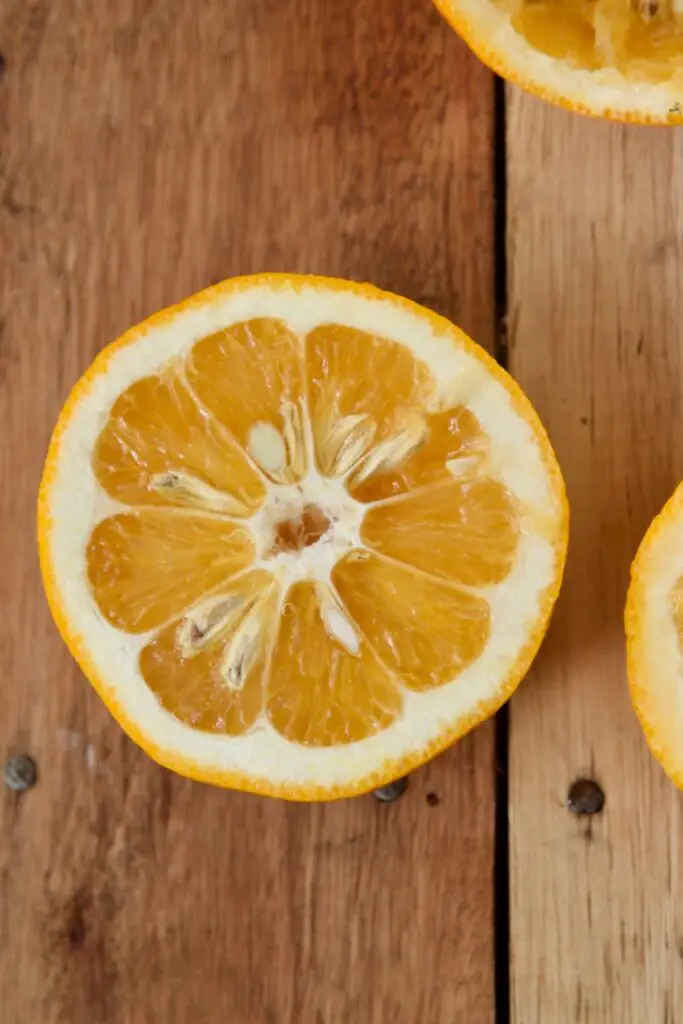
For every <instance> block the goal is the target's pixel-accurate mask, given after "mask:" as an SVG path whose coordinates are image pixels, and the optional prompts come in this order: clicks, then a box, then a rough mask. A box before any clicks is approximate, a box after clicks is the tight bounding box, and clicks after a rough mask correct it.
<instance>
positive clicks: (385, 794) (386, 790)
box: [372, 778, 408, 804]
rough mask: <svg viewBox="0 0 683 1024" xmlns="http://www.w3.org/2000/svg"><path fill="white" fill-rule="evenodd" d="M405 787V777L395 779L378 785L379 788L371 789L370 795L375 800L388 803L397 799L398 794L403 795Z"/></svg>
mask: <svg viewBox="0 0 683 1024" xmlns="http://www.w3.org/2000/svg"><path fill="white" fill-rule="evenodd" d="M407 788H408V779H407V778H403V779H395V780H394V781H393V782H390V783H389V784H388V785H387V786H380V787H379V789H375V790H373V792H372V795H373V796H374V798H375V800H379V802H380V803H381V804H390V803H392V802H393V801H394V800H398V798H399V797H400V796H403V794H404V793H405V791H406V789H407Z"/></svg>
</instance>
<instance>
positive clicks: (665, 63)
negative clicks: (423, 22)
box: [434, 0, 683, 124]
mask: <svg viewBox="0 0 683 1024" xmlns="http://www.w3.org/2000/svg"><path fill="white" fill-rule="evenodd" d="M434 2H435V4H436V6H437V7H438V9H439V10H440V11H441V13H442V14H443V15H444V17H445V18H446V19H447V21H449V22H450V23H451V24H452V25H453V27H454V28H455V29H456V31H457V32H458V33H459V34H460V35H461V36H462V37H463V39H464V40H465V41H466V42H467V43H468V44H469V46H470V47H471V48H472V49H473V50H474V52H475V53H476V54H477V55H478V56H479V57H480V58H481V60H483V61H484V63H485V64H488V66H489V67H490V68H492V69H493V70H494V71H497V72H498V74H500V75H502V76H503V77H504V78H507V79H508V80H509V81H511V82H515V83H516V84H517V85H520V86H522V88H524V89H527V90H528V91H529V92H532V93H535V94H536V95H537V96H541V97H543V98H544V99H546V100H550V101H551V102H552V103H557V104H559V105H560V106H563V107H567V108H568V109H569V110H574V111H577V112H579V113H582V114H592V115H593V116H596V117H607V118H613V119H615V120H619V121H634V122H639V123H642V124H680V123H681V122H682V121H683V0H434Z"/></svg>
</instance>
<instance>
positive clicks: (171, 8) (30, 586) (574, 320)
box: [0, 0, 683, 1024]
mask: <svg viewBox="0 0 683 1024" xmlns="http://www.w3.org/2000/svg"><path fill="white" fill-rule="evenodd" d="M501 95H502V94H501V93H500V92H498V103H497V102H496V87H495V86H494V81H493V78H492V76H491V75H490V74H489V73H488V72H487V71H486V70H485V69H484V68H483V66H482V65H480V64H479V63H478V62H477V60H476V59H475V58H474V57H472V55H471V54H470V53H469V52H468V51H467V49H466V48H465V47H464V46H463V44H462V43H461V42H460V41H459V40H458V39H457V38H456V37H455V35H454V34H453V33H452V32H451V31H450V30H449V29H448V28H447V26H446V25H445V24H443V23H442V22H441V21H440V19H439V18H438V16H437V15H436V14H435V13H434V12H433V11H432V10H431V7H430V4H429V3H428V0H347V2H345V3H339V2H338V0H227V2H226V0H204V3H203V4H202V5H200V6H198V5H197V4H196V3H194V2H190V0H174V3H172V4H171V3H152V2H150V0H109V2H107V3H105V2H104V0H95V2H93V3H90V4H86V3H82V2H80V0H52V2H51V3H48V2H47V0H21V2H19V0H1V2H0V566H2V573H1V577H0V578H1V591H0V603H1V608H0V611H1V612H2V615H1V616H0V622H1V623H2V625H0V666H1V669H2V676H1V679H2V683H1V688H0V710H1V712H2V713H1V714H0V759H4V758H5V757H7V756H9V755H10V754H14V753H17V752H22V751H28V752H29V753H31V754H32V755H33V756H34V757H35V759H36V761H37V763H38V769H39V782H38V785H37V787H36V788H35V789H34V790H32V791H30V792H29V793H27V794H24V795H23V796H21V797H17V796H16V795H14V794H11V793H10V792H9V791H8V790H3V792H1V793H0V1024H36V1022H38V1021H40V1022H41V1024H156V1022H157V1021H159V1020H170V1021H174V1022H183V1024H184V1022H185V1021H189V1020H197V1021H201V1022H205V1021H206V1022H207V1024H213V1021H220V1020H229V1021H230V1024H389V1022H390V1024H404V1022H405V1024H415V1022H419V1024H460V1022H462V1024H480V1022H481V1024H484V1022H486V1024H493V1022H494V1021H496V1022H497V1024H504V1022H505V1021H507V1020H512V1021H514V1022H515V1024H564V1022H565V1021H567V1022H574V1021H575V1022H589V1024H597V1022H601V1024H603V1022H604V1024H614V1022H617V1021H619V1022H622V1021H623V1022H624V1024H626V1022H630V1021H633V1022H634V1024H660V1022H661V1024H678V1022H679V1020H683V965H682V964H681V957H682V956H683V919H682V915H683V886H682V885H681V884H679V882H678V855H679V850H680V849H682V848H683V847H682V846H681V843H680V839H681V836H682V832H681V829H682V825H681V814H680V811H679V807H680V802H679V800H678V798H677V796H676V795H675V793H674V791H673V789H672V787H671V786H670V785H669V784H668V783H667V781H666V780H665V778H664V777H663V775H662V774H661V772H660V771H659V770H658V769H657V768H656V766H655V765H654V764H653V763H652V762H651V760H650V758H649V756H648V755H647V753H646V751H645V747H644V743H643V741H642V739H641V737H640V735H639V732H638V729H637V727H636V725H635V722H634V718H633V715H632V713H631V711H630V708H629V705H628V698H627V694H626V689H625V681H624V667H623V642H622V630H621V609H622V605H623V600H624V594H625V587H626V580H627V569H628V563H629V560H630V558H631V555H632V553H633V551H634V549H635V546H636V544H637V541H638V539H639V537H640V535H641V534H642V531H643V529H644V527H645V524H646V522H647V520H648V518H649V517H650V516H651V514H652V513H653V512H654V511H655V510H656V509H657V507H658V506H659V505H660V504H661V503H662V501H663V499H664V498H665V497H666V495H667V494H668V492H669V491H670V490H671V489H672V488H673V484H674V482H675V481H676V480H678V479H679V478H680V477H683V452H682V453H681V454H680V455H679V453H678V446H677V444H676V439H677V438H678V436H680V427H681V419H682V417H683V412H682V411H680V410H681V404H680V402H679V401H678V396H679V395H680V394H681V393H682V389H681V384H682V380H681V375H682V373H683V348H682V346H681V340H682V339H681V327H680V324H681V323H683V308H682V307H683V299H682V298H681V289H680V276H681V257H682V254H683V184H682V182H683V135H681V134H678V133H676V132H675V131H648V130H638V129H633V128H621V127H614V126H609V125H605V124H593V123H589V122H587V121H584V120H579V119H576V118H572V117H571V116H570V115H567V114H564V113H562V112H559V111H556V110H553V109H551V108H548V107H545V106H542V105H541V104H538V103H537V102H535V101H533V100H531V99H529V98H526V97H523V96H521V95H520V94H518V93H517V92H516V91H514V90H513V91H511V92H510V93H509V95H508V100H507V138H506V139H505V133H504V123H505V120H506V118H505V107H504V104H503V103H501V102H500V97H501ZM505 146H506V148H507V161H505V149H504V147H505ZM506 178H507V184H506ZM506 197H507V204H506V207H507V209H505V203H504V200H505V198H506ZM505 213H507V241H508V244H507V246H505V238H504V235H503V233H502V232H503V229H504V226H505V225H504V223H503V216H504V214H505ZM506 268H507V269H506ZM284 269H289V270H300V271H304V270H308V271H315V272H319V273H326V274H338V275H342V276H347V277H353V278H358V279H370V280H372V281H374V282H375V283H377V284H379V285H381V286H384V287H387V288H390V289H393V290H396V291H399V292H402V293H404V294H406V295H408V296H410V297H412V298H414V299H417V300H419V301H421V302H423V303H425V304H426V305H429V306H432V307H433V308H435V309H437V310H438V311H440V312H442V313H445V314H446V315H447V316H450V317H451V318H453V319H454V320H456V321H457V322H458V323H460V324H461V325H462V326H463V327H464V328H465V329H466V330H467V331H468V332H470V333H471V334H472V335H473V336H474V337H475V338H477V340H479V341H480V342H481V343H482V344H484V345H486V346H487V347H488V348H490V349H492V350H496V351H498V352H499V353H500V354H505V348H506V345H505V342H506V340H507V355H508V360H509V364H510V368H511V369H512V371H513V373H515V375H516V376H517V377H518V378H519V379H520V381H521V383H522V384H523V386H524V387H525V388H526V389H527V391H528V392H529V394H530V396H531V398H532V399H533V400H534V402H535V403H536V405H537V407H538V408H539V411H540V412H541V414H542V415H543V416H544V418H545V420H546V422H547V424H548V426H549V428H550V431H551V434H552V438H553V440H554V442H555V444H556V447H557V450H558V454H559V456H560V459H561V461H562V463H563V466H564V468H565V471H566V475H567V481H568V485H569V493H570V499H571V501H572V507H573V517H574V524H573V547H572V553H571V557H570V561H569V567H568V574H567V582H566V586H565V590H564V595H563V598H562V600H561V604H560V607H559V610H558V614H557V616H556V619H555V622H554V625H553V627H552V630H551V634H550V636H549V639H548V642H547V644H546V646H545V648H544V651H543V652H542V654H541V657H540V658H539V661H538V663H537V668H536V669H535V670H534V672H533V673H532V675H533V678H532V679H530V680H529V682H528V683H527V684H525V685H524V686H523V688H522V690H521V691H520V694H519V695H518V697H516V698H515V699H514V700H513V701H512V703H511V709H510V736H509V744H510V748H509V762H510V774H509V779H510V793H509V810H510V823H509V836H506V827H505V808H504V807H503V808H502V810H503V814H502V816H501V815H499V817H498V828H496V795H498V797H500V795H501V794H504V793H505V784H504V783H503V785H502V786H501V785H500V782H499V778H500V776H499V775H498V773H497V769H496V743H495V736H494V729H495V726H494V725H493V724H491V725H489V726H486V727H483V728H481V729H479V730H478V731H477V732H476V733H475V734H473V735H471V736H470V737H468V738H467V739H465V740H463V741H462V742H461V743H460V744H459V745H458V746H457V747H456V748H454V749H453V750H452V751H451V752H449V753H448V754H446V755H444V756H442V757H441V758H439V759H438V760H437V761H435V762H434V763H433V764H432V765H430V766H428V767H427V768H425V769H423V770H422V771H420V772H418V773H416V774H415V775H414V776H413V777H412V778H411V780H410V786H409V789H408V792H407V793H406V795H405V796H404V797H402V798H401V799H400V800H399V801H398V802H397V803H396V804H394V805H391V806H380V805H379V804H377V803H376V802H375V801H374V800H373V799H372V798H370V797H368V798H363V799H357V800H352V801H347V802H342V803H338V804H333V805H328V806H314V807H303V806H288V805H285V804H280V803H275V802H270V801H267V800H262V799H259V798H250V797H248V796H244V795H238V794H231V793H225V792H220V791H217V790H212V789H209V788H206V787H202V786H199V785H195V784H192V783H190V782H187V781H184V780H182V779H179V778H175V777H173V776H171V775H170V774H169V773H167V772H165V771H164V770H163V769H161V768H159V767H157V766H155V765H154V764H152V763H151V762H150V761H148V760H147V759H146V757H145V756H144V755H143V754H142V753H140V752H139V751H138V750H137V749H136V748H134V747H133V746H132V745H131V743H130V742H129V741H128V740H127V739H125V737H124V736H123V735H122V734H121V733H120V731H119V730H118V727H117V726H116V725H115V724H114V723H113V722H112V721H111V720H110V718H109V717H108V715H107V713H106V712H105V710H104V708H103V707H102V706H101V705H100V703H99V702H98V700H97V699H96V697H95V695H94V694H93V693H91V691H90V689H89V688H88V687H87V685H86V684H85V683H84V681H83V679H82V677H81V676H80V675H79V673H78V671H77V670H76V668H75V666H74V665H73V663H72V662H71V660H70V658H69V657H68V655H67V653H66V651H65V650H64V648H63V647H62V644H61V642H60V640H59V639H58V637H57V635H56V631H55V629H54V627H53V625H52V623H51V621H50V618H49V615H48V612H47V608H46V606H45V603H44V600H43V597H42V591H41V586H40V581H39V576H38V568H37V560H36V553H35V542H34V530H35V522H34V514H33V508H34V504H35V495H36V489H37V484H38V479H39V474H40V470H41V464H42V460H43V457H44V453H45V449H46V445H47V441H48V438H49V434H50V430H51V428H52V425H53V423H54V421H55V418H56V415H57V412H58V410H59V408H60V406H61V403H62V402H63V400H64V398H65V396H66V394H67V392H68V390H69V388H70V386H71V384H72V383H73V382H74V381H75V379H76V378H77V376H78V375H79V374H80V373H81V371H82V370H83V369H85V367H86V366H87V364H88V363H89V362H90V360H91V359H92V357H93V356H94V354H95V353H96V352H97V351H98V350H99V348H101V347H102V346H103V345H104V344H106V343H107V342H108V341H109V340H111V339H112V338H114V337H116V336H117V335H118V334H119V333H120V332H121V331H122V330H123V329H124V328H125V327H127V326H128V325H129V324H130V323H132V322H134V321H137V320H139V319H141V318H142V317H144V316H145V315H146V314H148V313H151V312H152V311H153V310H155V309H157V308H159V307H161V306H163V305H166V304H168V303H170V302H173V301H174V300H177V299H180V298H182V297H183V296H185V295H187V294H189V293H191V292H192V291H195V290H197V289H198V288H200V287H202V286H204V285H206V284H209V283H211V282H213V281H216V280H220V279H222V278H224V277H228V276H230V275H232V274H236V273H246V272H250V271H256V270H284ZM506 281H507V289H506V287H505V285H506ZM677 285H678V287H677ZM506 292H507V304H508V311H509V317H508V320H507V329H508V330H507V336H505V334H501V330H502V328H504V327H505V323H504V322H503V321H502V319H501V318H502V316H503V314H504V313H505V309H504V304H505V300H506ZM504 732H505V723H504V722H503V724H502V726H501V724H500V723H499V725H498V734H499V743H498V753H500V751H501V749H503V747H504V743H501V742H500V737H503V734H504ZM580 775H584V776H585V775H588V776H590V777H592V778H596V779H597V780H598V781H599V782H600V783H601V784H602V786H603V788H604V790H605V793H606V806H605V810H604V812H603V814H602V815H601V816H600V817H599V818H595V819H591V822H590V825H589V824H586V822H585V821H579V820H578V819H576V818H575V817H574V816H572V814H571V813H570V812H569V811H568V810H567V808H566V793H567V787H568V785H569V784H570V783H571V781H572V780H573V779H574V778H575V777H577V776H580ZM499 810H500V808H499ZM501 825H502V827H501ZM497 838H498V840H499V845H498V849H496V839H497ZM507 839H509V883H510V885H509V909H510V921H509V926H510V928H509V930H510V992H509V994H508V992H507V973H508V972H507V966H506V962H505V960H506V958H505V956H504V954H505V951H506V940H507V913H506V905H507V895H508V894H507V893H506V888H507V886H506V884H505V883H506V876H505V875H503V876H502V877H501V868H502V869H505V868H506V867H507V866H508V865H507V842H506V840H507ZM501 840H502V842H503V846H502V847H501V845H500V841H501ZM494 868H497V875H498V880H497V883H495V874H496V872H495V870H494ZM496 951H497V952H498V954H499V956H498V964H497V969H496V968H494V953H495V952H496Z"/></svg>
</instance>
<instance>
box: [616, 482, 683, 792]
mask: <svg viewBox="0 0 683 1024" xmlns="http://www.w3.org/2000/svg"><path fill="white" fill-rule="evenodd" d="M626 647H627V661H628V676H629V683H630V688H631V697H632V700H633V705H634V707H635V710H636V713H637V715H638V717H639V719H640V723H641V725H642V727H643V731H644V733H645V737H646V739H647V742H648V744H649V746H650V749H651V751H652V753H653V754H654V756H655V757H656V758H657V760H658V761H659V763H660V764H661V765H662V767H663V768H664V770H665V771H666V773H667V774H668V775H669V776H670V778H671V779H673V781H674V782H675V783H676V785H677V786H679V787H680V788H683V748H682V747H681V735H683V484H681V485H680V486H679V487H678V489H677V490H676V491H675V493H674V495H673V497H672V498H671V499H670V500H669V501H668V502H667V504H666V505H665V506H664V508H663V509H662V511H661V512H660V514H659V515H658V516H657V517H656V518H655V519H654V520H653V522H652V524H651V526H650V528H649V530H648V531H647V533H646V534H645V537H644V539H643V541H642V543H641V545H640V548H639V549H638V553H637V555H636V557H635V559H634V562H633V565H632V567H631V585H630V588H629V593H628V600H627V603H626Z"/></svg>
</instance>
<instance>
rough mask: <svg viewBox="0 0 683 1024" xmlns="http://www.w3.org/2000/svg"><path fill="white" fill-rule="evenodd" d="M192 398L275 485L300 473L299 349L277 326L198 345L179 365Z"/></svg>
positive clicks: (263, 324)
mask: <svg viewBox="0 0 683 1024" xmlns="http://www.w3.org/2000/svg"><path fill="white" fill-rule="evenodd" d="M185 369H186V374H187V379H188V381H189V383H190V385H191V386H192V388H193V390H194V392H195V394H196V395H197V396H198V398H199V400H200V401H201V402H202V404H203V405H204V406H205V407H206V408H207V409H208V410H209V412H210V413H211V414H212V415H213V416H215V417H216V419H217V420H218V422H219V423H220V424H222V425H223V426H225V427H226V428H227V429H228V430H229V431H230V433H231V434H232V436H233V437H234V438H235V439H236V440H237V441H238V442H239V444H240V445H241V446H242V447H243V448H244V450H245V451H246V452H248V454H249V455H250V456H251V458H252V459H253V461H254V462H255V463H256V465H257V466H259V468H260V469H261V470H262V471H263V472H264V473H265V474H266V476H268V477H269V478H270V479H271V480H273V481H274V482H276V483H283V484H284V483H294V482H296V481H297V480H299V479H300V478H301V477H302V476H303V474H304V472H305V470H306V462H307V459H306V449H305V438H304V430H303V413H302V401H303V393H304V387H303V343H302V340H301V338H300V337H299V336H298V335H297V334H295V333H294V332H293V331H290V330H289V328H288V327H286V325H285V324H284V323H282V321H280V320H273V319H269V318H261V319H256V320H247V321H245V322H244V323H240V324H234V325H233V326H232V327H228V328H226V329H225V330H223V331H218V332H217V333H216V334H212V335H211V336H210V337H208V338H203V339H202V340H201V341H198V342H197V343H196V344H195V345H194V347H193V348H192V351H191V352H190V354H189V357H188V359H187V363H186V368H185Z"/></svg>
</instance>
